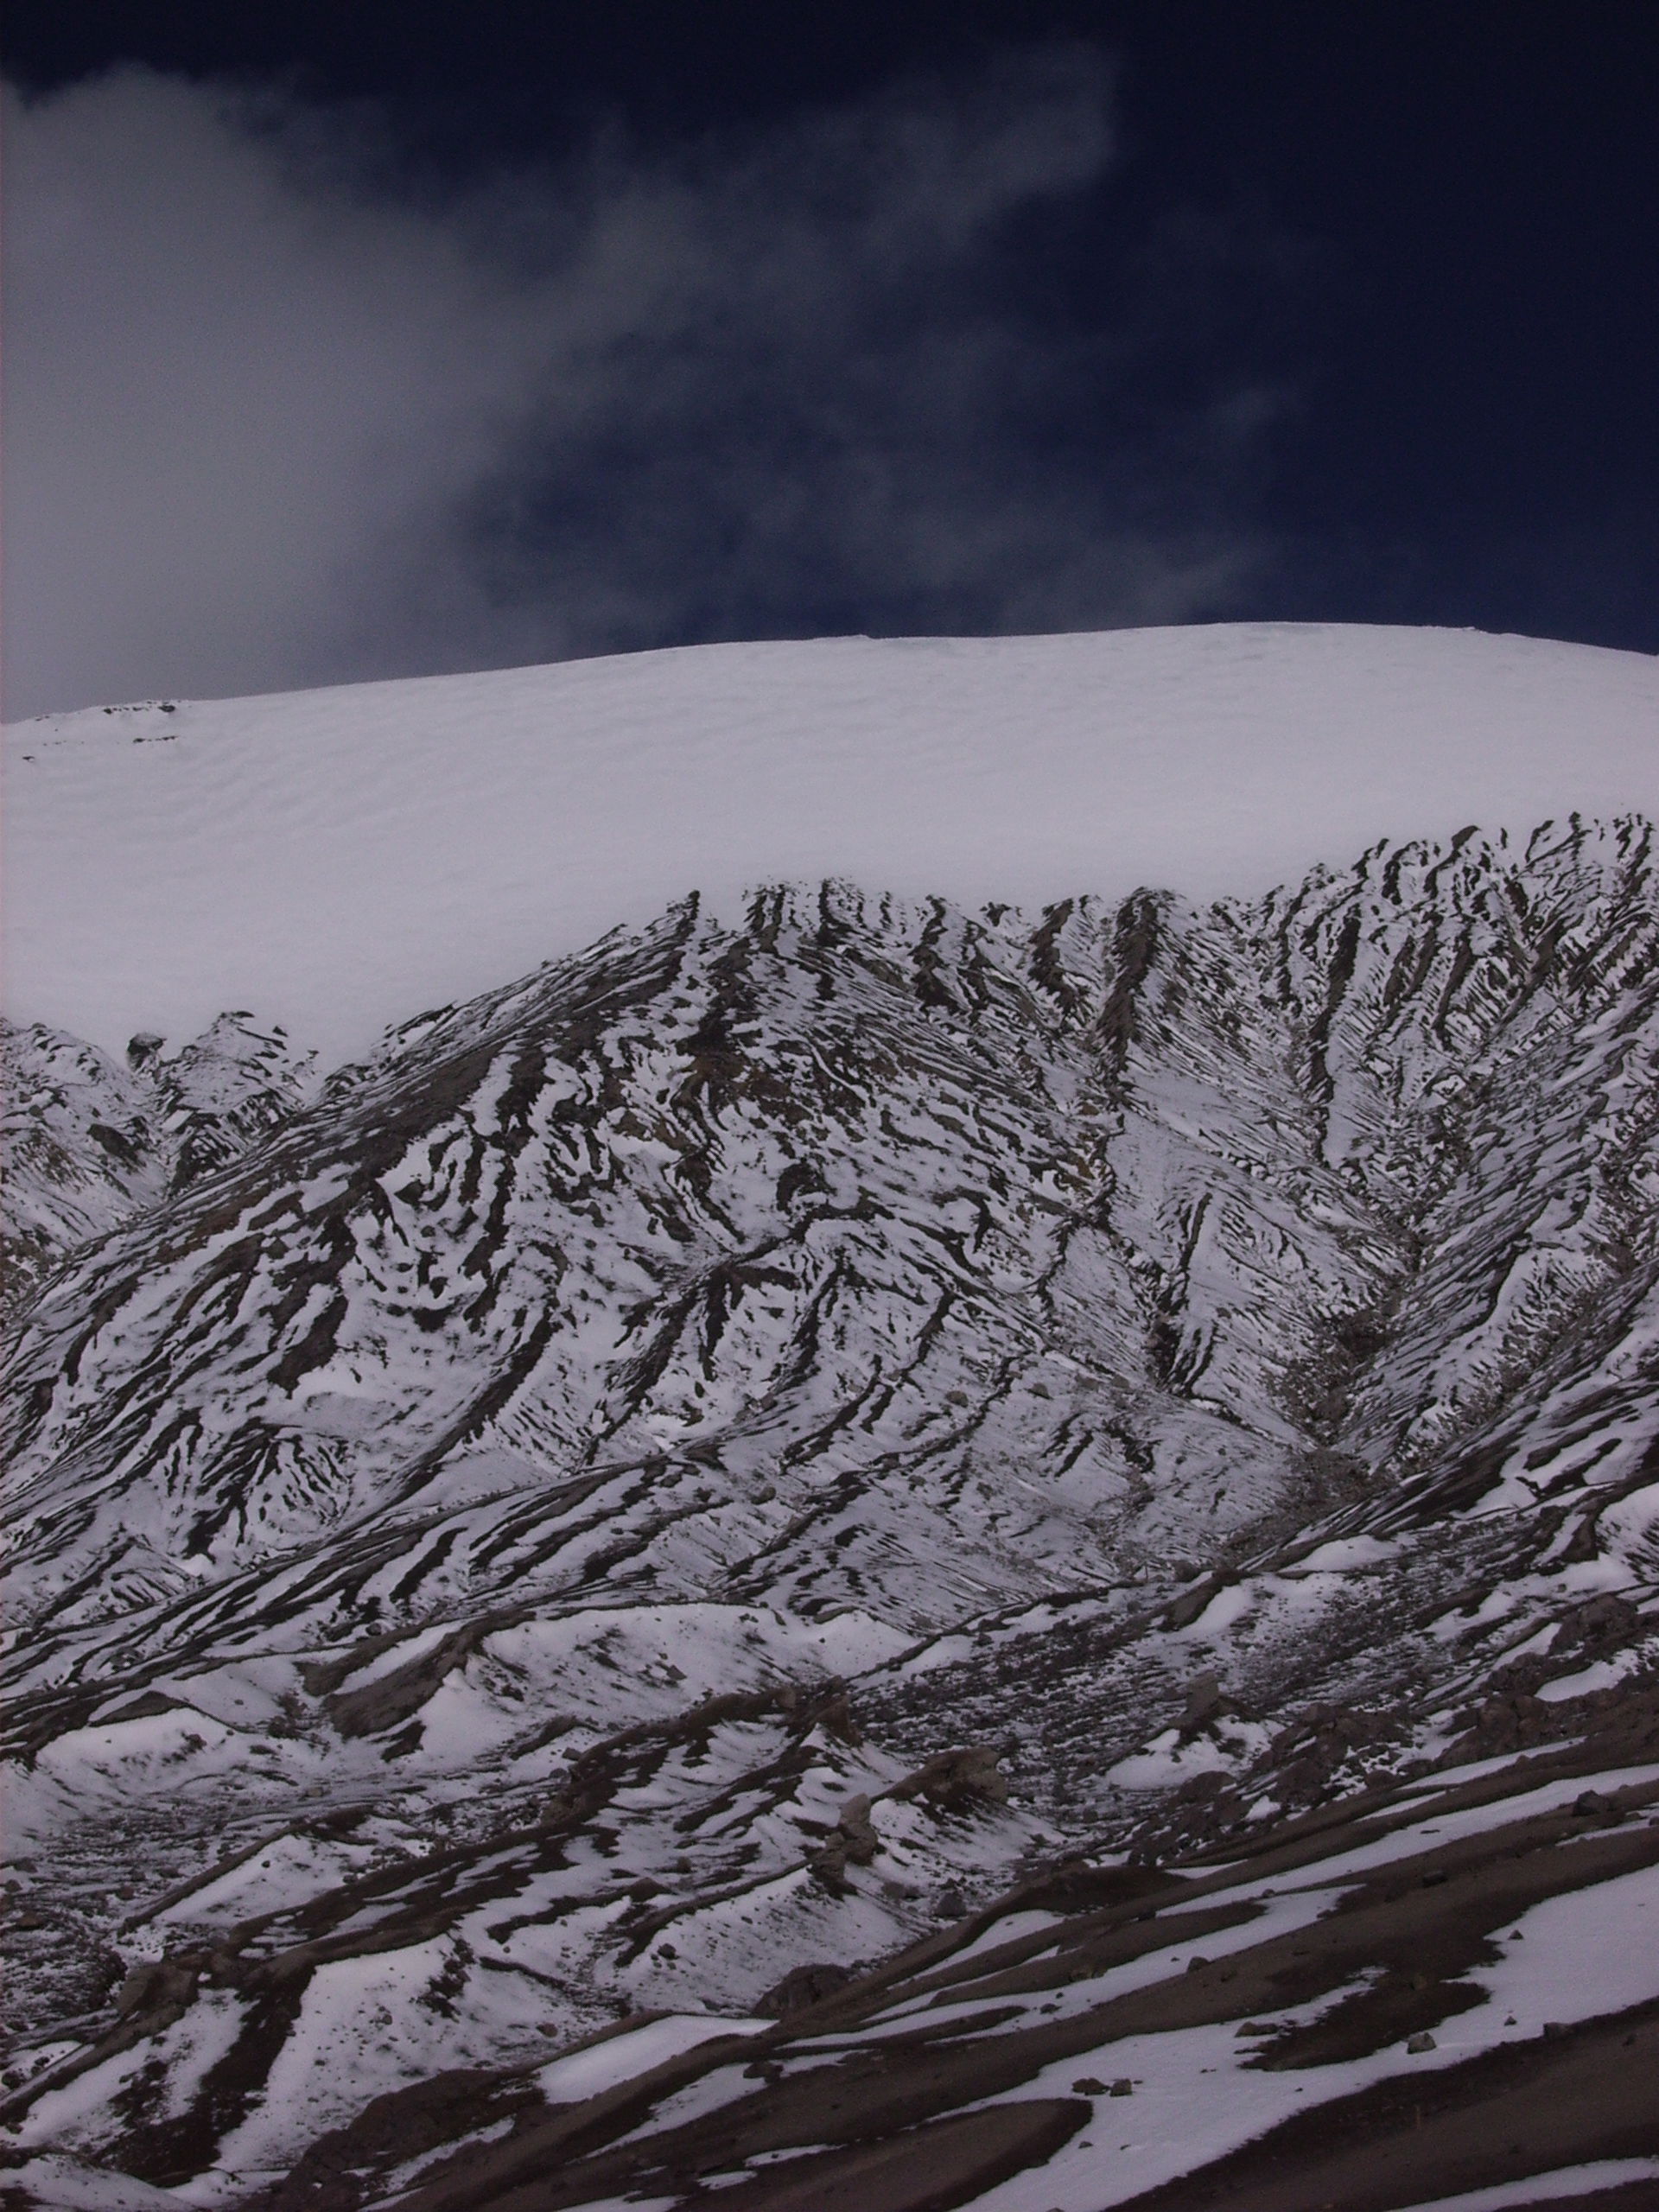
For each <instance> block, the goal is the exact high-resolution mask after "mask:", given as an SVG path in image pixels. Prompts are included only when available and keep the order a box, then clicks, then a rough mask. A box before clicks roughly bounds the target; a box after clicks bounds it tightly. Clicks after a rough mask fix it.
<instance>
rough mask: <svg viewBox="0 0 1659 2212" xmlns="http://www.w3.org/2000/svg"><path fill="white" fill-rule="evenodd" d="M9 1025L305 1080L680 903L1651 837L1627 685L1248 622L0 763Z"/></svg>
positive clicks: (1431, 634) (1446, 640)
mask: <svg viewBox="0 0 1659 2212" xmlns="http://www.w3.org/2000/svg"><path fill="white" fill-rule="evenodd" d="M5 798H6V808H5V822H4V831H3V837H4V844H3V856H4V862H5V892H4V906H3V923H4V932H5V947H6V967H5V983H4V995H5V1003H6V1007H7V1011H8V1012H9V1013H10V1014H11V1015H12V1016H13V1017H14V1018H16V1019H21V1020H44V1021H48V1022H50V1023H52V1024H54V1025H55V1026H57V1027H61V1028H65V1029H67V1030H70V1031H72V1032H73V1033H76V1034H78V1035H80V1036H84V1037H86V1038H90V1039H92V1040H94V1041H95V1042H97V1043H98V1044H99V1045H101V1046H105V1048H106V1049H114V1050H118V1049H119V1048H120V1047H121V1046H124V1044H125V1042H126V1039H127V1038H128V1037H129V1036H130V1034H131V1033H133V1032H134V1031H136V1030H138V1029H149V1030H154V1031H157V1032H159V1033H162V1034H163V1035H165V1036H168V1037H170V1038H172V1039H174V1040H175V1042H177V1041H179V1040H181V1039H184V1038H186V1037H190V1036H194V1035H195V1034H196V1033H198V1032H200V1030H201V1029H203V1028H204V1027H206V1025H207V1023H208V1022H209V1021H211V1020H213V1017H214V1016H215V1015H216V1014H219V1013H220V1012H221V1011H222V1010H223V1009H224V1008H226V1007H251V1008H253V1009H254V1010H255V1011H257V1013H258V1014H260V1015H261V1016H262V1017H263V1018H264V1020H270V1021H279V1022H282V1023H283V1024H285V1025H286V1026H287V1027H288V1029H289V1033H290V1034H291V1035H293V1036H294V1037H295V1038H296V1039H297V1040H299V1041H300V1042H302V1044H304V1045H306V1046H317V1047H319V1048H320V1050H321V1058H322V1064H323V1065H324V1066H327V1065H331V1064H334V1063H337V1062H338V1061H340V1059H342V1058H346V1057H348V1056H352V1055H354V1054H356V1053H359V1052H362V1051H364V1050H365V1049H366V1048H367V1047H369V1046H371V1045H372V1043H373V1041H374V1039H375V1038H376V1037H377V1035H378V1033H379V1032H380V1030H381V1029H382V1028H383V1027H385V1025H387V1024H388V1023H390V1022H392V1021H394V1020H404V1019H407V1018H408V1017H409V1016H410V1015H411V1014H414V1013H416V1011H417V1010H419V1009H420V1008H421V1007H425V1006H430V1005H435V1004H441V1003H443V1002H445V1001H458V1000H461V999H464V998H466V997H467V996H469V995H473V994H474V993H476V992H478V991H480V990H482V989H484V988H488V987H490V986H492V985H497V984H499V983H500V982H502V981H503V980H504V979H505V977H507V976H512V975H515V974H519V973H522V972H524V971H526V970H528V969H531V968H533V967H535V966H536V965H537V964H538V963H541V962H542V961H544V960H548V959H551V958H555V957H562V956H563V955H566V954H568V953H570V952H573V951H575V950H578V949H579V948H581V947H582V946H583V945H586V944H589V943H591V942H592V941H593V940H594V938H597V937H599V936H600V935H601V934H602V933H604V932H605V931H607V930H610V929H612V928H613V927H615V926H618V925H623V924H629V925H638V924H639V923H641V922H643V921H645V920H647V919H648V918H651V917H652V915H654V914H656V913H658V912H660V911H661V910H662V908H663V906H664V905H665V904H666V903H667V902H668V901H669V900H671V899H676V898H678V897H680V896H682V895H683V894H684V893H687V892H690V891H692V890H696V891H698V892H700V893H702V894H703V896H704V897H705V899H707V900H709V902H710V903H711V904H712V906H713V907H714V909H715V912H719V913H721V914H722V915H726V914H729V913H730V912H732V911H733V909H734V907H735V906H736V905H737V902H738V900H739V899H740V896H741V892H742V891H743V889H744V888H745V887H747V886H750V885H753V884H754V883H757V882H761V881H766V882H775V881H779V880H816V879H820V878H822V877H824V876H826V875H836V876H842V877H845V878H848V879H850V880H854V881H856V882H859V883H861V884H863V885H864V886H865V887H868V888H870V889H873V890H886V891H893V892H896V893H903V894H907V895H912V896H920V895H924V894H928V893H943V894H944V896H946V897H948V898H950V899H953V900H954V901H956V902H957V903H960V904H965V905H969V906H972V905H976V904H978V903H980V902H982V901H983V900H987V899H1005V900H1007V899H1011V900H1014V901H1016V902H1018V903H1020V905H1022V906H1027V907H1036V906H1042V905H1043V904H1045V903H1046V902H1048V901H1050V900H1052V899H1059V898H1063V897H1070V896H1075V895H1077V894H1078V893H1083V892H1098V893H1107V894H1110V895H1120V894H1123V893H1128V892H1129V891H1131V890H1133V889H1135V888H1136V887H1139V886H1141V885H1142V884H1152V885H1158V886H1165V885H1179V887H1181V888H1182V889H1183V890H1184V891H1185V892H1186V893H1188V894H1189V895H1196V896H1198V897H1200V898H1208V897H1211V896H1216V895H1220V894H1223V893H1235V892H1250V893H1255V892H1259V891H1260V890H1261V888H1262V887H1263V885H1264V884H1267V883H1269V882H1272V881H1274V880H1276V879H1288V878H1298V877H1300V875H1301V874H1304V873H1305V871H1306V868H1308V867H1309V866H1310V865H1311V864H1312V863H1313V862H1314V861H1319V860H1323V859H1332V860H1345V859H1347V858H1349V857H1350V856H1351V855H1352V854H1353V853H1355V852H1357V851H1358V850H1360V849H1362V848H1363V847H1367V846H1370V845H1371V844H1373V843H1375V842H1376V840H1377V839H1378V838H1379V837H1389V838H1390V839H1397V838H1400V837H1410V836H1421V835H1424V834H1429V835H1442V836H1443V835H1446V834H1449V833H1450V832H1451V831H1452V830H1453V829H1457V828H1459V827H1460V826H1461V825H1462V824H1463V823H1467V822H1478V823H1480V824H1481V825H1482V826H1483V827H1484V828H1486V829H1498V828H1501V827H1510V828H1513V829H1530V828H1531V827H1533V826H1534V825H1535V824H1536V823H1539V822H1541V821H1542V820H1545V819H1546V818H1548V817H1552V816H1555V817H1559V816H1561V815H1564V814H1566V813H1568V812H1570V811H1572V810H1578V811H1580V812H1582V813H1585V814H1599V815H1601V816H1604V817H1606V816H1611V815H1613V814H1617V813H1620V812H1628V811H1632V810H1634V811H1639V812H1645V813H1647V814H1649V815H1656V814H1659V660H1656V659H1654V658H1649V656H1646V655H1643V654H1638V653H1630V652H1607V651H1603V650H1599V649H1598V648H1594V647H1591V646H1585V645H1560V644H1554V643H1549V642H1546V641H1542V640H1540V639H1529V638H1516V637H1491V636H1486V635H1484V634H1481V633H1479V632H1467V631H1452V630H1421V629H1392V628H1382V627H1376V628H1371V627H1364V626H1354V625H1319V624H1308V625H1302V624H1278V623H1247V624H1228V625H1216V626H1198V627H1191V628H1183V629H1150V630H1122V631H1114V632H1103V633H1100V634H1095V635H1077V636H1058V637H1039V638H989V639H978V638H972V639H970V638H963V639H936V638H918V639H879V640H874V639H867V638H844V639H824V640H815V641H810V642H805V643H776V644H758V645H706V646H696V647H689V648H685V649H681V650H676V651H668V652H647V653H637V654H632V655H627V656H624V657H620V658H609V659H598V660H588V661H575V662H566V663H563V664H558V665H556V666H551V667H543V668H524V669H510V670H505V671H495V672H492V673H487V674H481V675H475V676H457V677H423V678H419V679H416V680H412V681H406V682H397V683H365V684H355V685H349V686H344V687H337V688H333V689H327V690H314V691H306V692H295V693H289V694H283V695H274V696H268V697H263V698H252V699H234V700H220V701H207V702H191V701H177V700H174V701H162V702H153V703H151V704H149V705H146V706H140V707H121V708H115V709H108V708H93V709H85V710H82V711H79V712H77V713H73V714H65V715H43V716H41V717H39V718H37V719H35V721H29V722H26V723H22V724H18V725H16V726H15V727H14V728H11V729H10V731H9V732H8V733H7V734H6V752H5Z"/></svg>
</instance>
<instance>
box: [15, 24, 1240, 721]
mask: <svg viewBox="0 0 1659 2212" xmlns="http://www.w3.org/2000/svg"><path fill="white" fill-rule="evenodd" d="M1107 95H1108V86H1107V84H1106V81H1105V78H1104V74H1103V69H1102V67H1101V64H1100V62H1099V60H1098V58H1097V57H1096V56H1094V55H1091V54H1089V53H1087V52H1085V51H1084V50H1081V49H1072V48H1066V49H1057V50H1051V51H1046V52H1041V53H1038V54H1025V55H1023V56H1020V57H1019V58H1018V59H1017V60H1007V61H1004V62H1002V63H1001V64H998V65H996V66H995V67H992V68H990V69H989V70H987V71H982V72H981V73H979V74H978V75H977V76H976V77H975V78H973V79H971V80H957V81H956V82H953V83H943V82H934V83H932V84H931V85H926V86H921V85H913V86H909V87H908V88H902V89H894V90H889V91H887V92H882V93H880V94H879V95H877V96H874V97H871V98H867V99H863V100H862V101H861V102H859V103H858V104H856V105H848V106H843V107H842V108H840V109H838V110H836V111H829V112H824V113H821V114H818V115H817V116H814V117H811V118H806V119H804V120H803V119H800V118H793V119H791V120H790V121H788V122H787V123H785V124H779V125H774V126H772V127H771V128H770V129H768V130H761V131H751V132H749V133H747V134H746V135H744V136H742V137H733V136H728V137H725V138H722V139H721V140H719V141H718V142H715V141H706V142H704V143H701V144H699V145H697V146H696V147H694V148H690V149H679V150H678V151H677V152H676V153H674V154H672V155H667V154H664V153H662V152H661V151H660V150H659V151H658V152H657V153H655V154H652V155H650V156H647V155H645V154H643V153H640V152H639V151H637V150H632V149H630V148H629V147H628V146H627V145H626V143H622V141H621V140H620V137H619V136H617V135H614V134H613V135H611V136H609V137H607V135H606V134H605V133H603V132H601V133H600V134H598V136H597V137H596V138H595V141H594V144H593V145H592V146H591V148H590V149H589V150H588V153H587V154H586V155H585V156H583V157H582V161H581V162H579V163H575V164H569V163H567V164H565V165H563V166H562V167H560V168H557V169H554V168H545V169H533V170H524V169H521V170H519V171H518V172H517V173H515V174H514V175H511V176H501V177H498V178H497V179H495V180H494V181H493V182H492V183H490V184H489V185H488V187H487V188H478V187H475V186H474V187H472V188H468V189H467V191H466V192H465V193H450V194H448V195H443V194H438V193H436V192H435V191H434V190H433V189H432V188H430V187H429V186H428V188H425V189H424V190H421V189H417V188H416V186H415V185H413V184H411V183H410V181H408V180H407V179H400V174H399V170H398V165H397V159H396V150H395V148H393V147H392V146H391V143H390V141H389V139H388V137H387V136H386V134H385V131H384V130H383V129H382V128H381V127H380V126H379V125H378V124H377V123H376V121H375V118H373V116H372V114H370V113H369V112H367V111H363V110H356V111H343V110H342V111H323V110H319V109H315V108H307V107H304V106H302V105H300V104H298V103H296V102H295V101H293V100H288V99H283V98H280V97H277V96H275V95H271V94H265V95H262V96H260V97H259V98H258V99H257V101H251V100H250V99H248V98H247V96H245V95H237V96H234V97H233V96H232V95H231V94H229V93H226V92H219V91H215V90H213V89H212V88H204V87H202V86H190V85H187V84H185V83H183V82H181V81H179V80H175V79H168V78H163V77H160V76H156V75H154V74H150V73H143V72H138V71H124V72H121V73H117V74H114V75H111V76H109V77H105V78H104V79H99V80H97V81H94V82H92V83H88V84H85V85H81V86H76V87H73V88H72V89H70V90H68V91H66V92H60V93H57V94H55V95H54V96H52V97H50V98H48V99H40V100H35V101H31V102H28V103H22V102H19V101H17V100H16V99H10V100H9V102H8V107H9V114H8V126H9V133H10V167H11V183H10V216H9V230H10V238H9V257H8V269H9V280H8V281H9V286H10V293H11V305H10V330H11V347H10V365H9V386H8V409H9V448H10V467H9V476H8V484H7V523H8V562H7V585H8V601H9V626H10V635H11V638H12V640H13V648H14V649H13V652H12V654H11V658H10V673H9V693H8V709H9V711H10V712H11V713H13V714H17V713H29V712H34V711H36V710H38V709H42V708H45V707H58V706H70V705H74V704H78V703H81V702H87V701H91V700H94V699H99V698H113V697H122V696H136V695H141V694H155V693H158V692H164V691H174V690H178V691H184V692H188V693H195V694H197V695H202V694H210V693H214V692H227V691H239V690H255V689H261V688H281V687H287V686H289V685H295V684H301V683H316V682H323V681H327V680H331V679H335V678H344V677H360V676H372V675H382V674H391V673H417V672H422V671H433V670H437V669H447V668H456V667H461V666H470V665H481V664H491V663H495V662H503V661H509V660H531V659H537V658H557V657H561V656H564V655H569V654H572V653H583V652H602V651H607V650H612V649H620V648H626V647H633V646H640V645H657V644H664V643H674V642H681V641H684V640H689V639H703V638H715V637H729V636H737V635H756V634H790V633H800V632H811V631H832V630H846V629H869V630H879V631H892V630H904V629H911V630H977V631H987V630H1018V629H1047V628H1067V627H1077V626H1094V625H1109V624H1114V623H1121V622H1136V621H1166V620H1179V619H1182V618H1184V617H1190V616H1192V615H1195V614H1205V613H1224V612H1226V611H1228V609H1229V607H1230V605H1231V604H1232V603H1233V602H1234V601H1235V600H1236V594H1238V592H1239V590H1240V589H1241V588H1242V587H1243V584H1244V582H1245V581H1246V580H1247V579H1248V578H1249V576H1250V575H1251V574H1252V573H1253V572H1254V570H1255V568H1256V567H1257V565H1258V564H1259V562H1260V559H1261V549H1260V546H1259V545H1258V543H1257V542H1256V541H1255V537H1254V536H1253V534H1252V532H1251V531H1250V530H1249V528H1248V527H1245V526H1242V525H1241V524H1239V523H1238V522H1237V521H1236V515H1237V514H1239V513H1241V512H1245V511H1246V510H1247V508H1248V505H1249V501H1248V496H1247V491H1248V486H1249V480H1250V475H1251V471H1252V468H1253V467H1254V465H1255V456H1256V454H1258V452H1259V450H1260V448H1261V444H1262V438H1263V434H1264V430H1265V429H1266V427H1267V425H1268V423H1270V422H1271V420H1272V418H1273V416H1274V412H1275V410H1276V409H1277V407H1278V404H1279V401H1278V398H1277V396H1276V395H1275V394H1274V393H1273V392H1272V391H1268V390H1264V389H1262V388H1260V387H1258V386H1256V385H1252V384H1251V382H1250V381H1249V379H1248V378H1239V379H1237V380H1236V381H1235V382H1234V383H1233V384H1231V385H1228V384H1226V383H1220V384H1217V383H1215V382H1213V381H1211V382H1209V383H1204V382H1202V381H1199V382H1193V383H1190V384H1189V385H1186V386H1185V387H1183V386H1182V385H1181V383H1180V380H1179V378H1177V379H1175V380H1174V382H1173V384H1172V383H1171V382H1170V380H1169V379H1168V378H1167V376H1165V378H1164V381H1163V383H1162V384H1161V385H1160V387H1159V388H1160V391H1161V392H1162V394H1163V396H1162V397H1160V399H1159V400H1158V401H1157V403H1156V404H1154V402H1153V401H1152V399H1150V398H1149V397H1148V396H1147V394H1148V391H1149V390H1150V389H1151V384H1149V382H1148V373H1147V364H1148V363H1149V362H1150V361H1153V360H1154V359H1157V358H1159V357H1160V352H1166V351H1167V349H1168V348H1169V347H1170V346H1172V345H1173V346H1177V347H1178V348H1179V345H1180V344H1181V342H1182V339H1181V333H1182V331H1183V329H1184V328H1185V326H1186V325H1187V324H1188V323H1189V322H1190V321H1191V320H1192V317H1193V315H1198V316H1199V318H1200V319H1201V318H1202V315H1203V312H1204V309H1203V304H1202V303H1203V302H1204V300H1205V296H1206V292H1207V288H1208V287H1209V286H1210V285H1211V283H1213V282H1215V281H1216V279H1217V271H1218V270H1229V269H1234V264H1236V260H1237V251H1236V241H1232V240H1230V239H1228V238H1217V236H1216V235H1215V234H1214V233H1213V231H1212V232H1207V233H1206V234H1205V235H1204V236H1202V237H1192V236H1187V235H1185V234H1183V233H1182V232H1180V231H1179V228H1172V229H1171V230H1169V231H1168V232H1166V234H1165V235H1164V237H1163V238H1162V239H1161V241H1160V245H1159V248H1158V250H1157V251H1154V252H1151V253H1147V254H1145V255H1143V256H1142V257H1141V266H1140V268H1139V270H1138V271H1137V270H1127V271H1126V272H1125V275H1124V279H1123V282H1122V285H1121V286H1120V287H1119V288H1118V289H1117V292H1116V307H1115V310H1114V314H1113V315H1112V316H1110V317H1109V318H1107V319H1105V320H1101V319H1098V318H1097V319H1096V321H1095V322H1094V323H1093V324H1092V325H1091V326H1090V327H1071V326H1070V325H1068V323H1067V322H1066V321H1065V317H1064V315H1062V314H1059V313H1057V312H1055V311H1054V310H1053V308H1052V303H1051V302H1046V300H1045V297H1044V291H1043V284H1042V281H1041V270H1042V265H1043V262H1044V257H1045V256H1046V255H1047V256H1052V255H1056V254H1060V255H1063V254H1064V252H1065V251H1066V250H1067V241H1068V238H1069V237H1070V236H1071V232H1069V230H1068V225H1069V224H1070V222H1071V218H1072V215H1073V213H1074V212H1075V211H1076V210H1077V209H1078V208H1080V207H1084V205H1085V204H1087V203H1088V202H1089V201H1090V199H1091V197H1093V196H1096V195H1098V194H1100V193H1101V192H1102V191H1103V190H1105V191H1109V190H1110V189H1111V182H1110V170H1111V164H1112V143H1111V134H1110V130H1109V114H1108V108H1109V102H1108V97H1107ZM1234 274H1236V269H1234ZM1264 281H1270V280H1264ZM1153 382H1156V379H1153ZM1171 391H1179V397H1170V396H1169V394H1170V392H1171Z"/></svg>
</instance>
